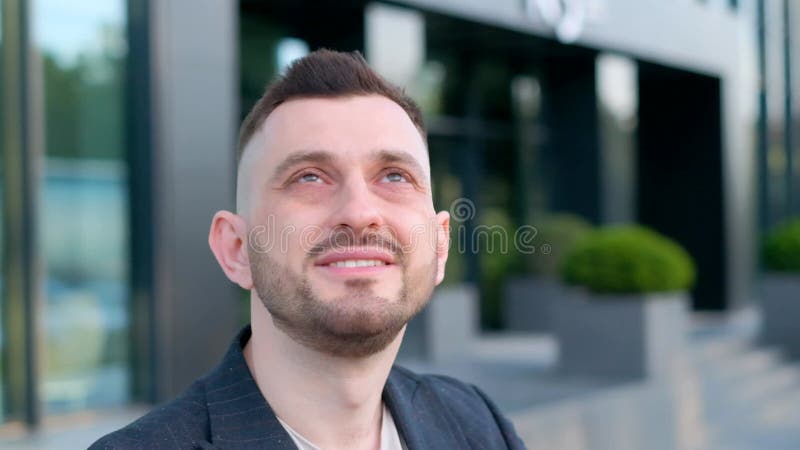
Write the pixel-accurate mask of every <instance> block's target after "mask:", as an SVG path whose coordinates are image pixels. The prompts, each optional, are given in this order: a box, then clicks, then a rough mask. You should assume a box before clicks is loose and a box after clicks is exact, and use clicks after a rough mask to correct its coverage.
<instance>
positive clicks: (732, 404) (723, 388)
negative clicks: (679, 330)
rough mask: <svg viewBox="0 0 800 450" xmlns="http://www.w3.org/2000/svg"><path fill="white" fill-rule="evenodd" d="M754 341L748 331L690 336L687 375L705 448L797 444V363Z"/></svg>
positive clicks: (753, 449) (775, 449) (792, 449)
mask: <svg viewBox="0 0 800 450" xmlns="http://www.w3.org/2000/svg"><path fill="white" fill-rule="evenodd" d="M753 341H754V339H753V336H752V334H750V335H748V334H747V333H738V334H737V333H733V334H727V335H726V334H720V335H718V336H710V337H709V336H705V337H702V338H694V339H693V343H694V346H693V347H694V348H693V350H692V351H691V354H690V355H689V361H690V371H689V373H690V375H689V376H693V377H695V379H696V381H697V383H698V385H699V389H698V392H699V395H700V397H701V399H702V400H701V402H700V405H701V406H700V408H701V409H702V412H701V416H702V419H703V421H704V426H705V428H706V430H707V435H708V439H707V441H706V445H705V447H704V449H708V450H711V449H714V450H719V449H723V450H761V449H764V450H798V449H800V363H792V362H790V361H787V360H785V359H784V358H783V356H782V355H781V353H780V352H779V351H777V350H775V349H770V348H761V347H757V346H755V345H754V344H753V343H752V342H753Z"/></svg>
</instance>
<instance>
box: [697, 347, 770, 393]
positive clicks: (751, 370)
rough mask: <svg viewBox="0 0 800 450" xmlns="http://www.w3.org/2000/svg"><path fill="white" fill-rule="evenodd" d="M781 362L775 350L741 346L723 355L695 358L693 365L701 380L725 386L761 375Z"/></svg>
mask: <svg viewBox="0 0 800 450" xmlns="http://www.w3.org/2000/svg"><path fill="white" fill-rule="evenodd" d="M783 362H784V360H783V358H782V357H781V355H780V353H779V352H778V351H777V350H774V349H756V348H742V349H740V351H738V352H731V353H728V354H726V356H724V357H721V356H720V357H718V358H713V359H706V360H702V359H701V360H695V361H694V362H693V366H694V368H695V370H696V371H697V374H698V376H699V377H700V379H701V380H704V381H708V382H713V383H722V384H725V385H726V386H727V385H730V384H735V383H738V382H741V381H743V380H744V381H746V380H747V379H748V378H750V377H757V376H760V375H763V374H765V373H766V372H768V371H770V370H773V369H775V368H777V367H780V365H781V364H783Z"/></svg>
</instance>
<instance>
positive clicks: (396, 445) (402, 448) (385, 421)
mask: <svg viewBox="0 0 800 450" xmlns="http://www.w3.org/2000/svg"><path fill="white" fill-rule="evenodd" d="M278 422H280V423H281V425H283V428H285V429H286V431H287V432H288V433H289V437H291V438H292V440H293V441H294V445H296V446H297V448H298V449H300V450H322V449H320V448H319V447H317V446H316V445H314V444H312V443H311V441H309V440H308V439H306V438H304V437H303V435H301V434H300V433H298V432H297V431H294V430H293V429H292V427H290V426H289V425H287V424H286V422H284V421H283V420H281V418H280V417H278ZM380 450H407V448H406V445H405V442H403V439H402V438H401V437H400V433H398V432H397V427H396V426H395V425H394V419H393V418H392V413H391V412H389V408H387V407H386V405H385V404H384V405H383V417H382V419H381V448H380Z"/></svg>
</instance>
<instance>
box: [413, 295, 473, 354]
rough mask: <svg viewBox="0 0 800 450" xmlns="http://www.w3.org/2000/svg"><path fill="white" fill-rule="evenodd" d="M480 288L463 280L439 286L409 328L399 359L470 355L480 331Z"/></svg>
mask: <svg viewBox="0 0 800 450" xmlns="http://www.w3.org/2000/svg"><path fill="white" fill-rule="evenodd" d="M478 314H479V309H478V289H477V288H476V287H475V286H473V285H472V284H468V283H464V284H458V285H452V286H441V287H438V288H436V290H435V291H434V293H433V298H431V301H430V302H429V303H428V306H426V307H425V309H424V310H422V312H420V313H419V314H418V315H417V316H416V317H414V318H413V319H411V321H410V322H409V323H408V326H407V327H406V333H405V336H404V337H403V345H402V346H401V347H400V354H399V357H400V358H411V359H425V360H429V361H434V362H443V361H452V360H458V359H462V358H464V357H466V356H468V355H469V354H470V352H471V350H472V343H473V342H474V341H475V338H476V337H477V335H478V332H479V322H478Z"/></svg>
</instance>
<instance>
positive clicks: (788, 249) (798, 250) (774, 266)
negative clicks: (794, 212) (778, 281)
mask: <svg viewBox="0 0 800 450" xmlns="http://www.w3.org/2000/svg"><path fill="white" fill-rule="evenodd" d="M761 254H762V256H763V258H764V266H765V268H766V269H767V270H770V271H775V272H800V218H795V219H792V220H789V221H787V222H784V223H782V224H780V225H778V226H776V227H775V228H773V229H772V230H770V232H769V233H767V235H766V236H765V238H764V242H763V244H762V247H761Z"/></svg>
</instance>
